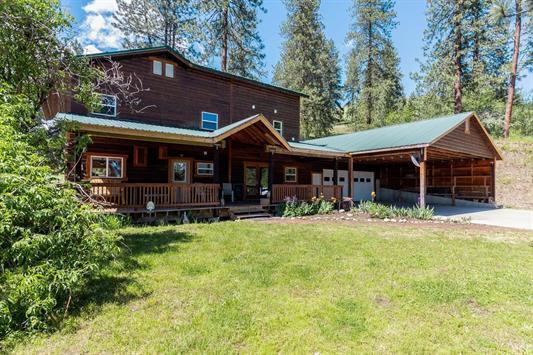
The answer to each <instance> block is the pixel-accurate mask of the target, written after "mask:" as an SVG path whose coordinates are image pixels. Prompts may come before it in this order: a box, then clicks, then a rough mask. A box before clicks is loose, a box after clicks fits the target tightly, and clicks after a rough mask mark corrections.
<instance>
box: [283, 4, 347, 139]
mask: <svg viewBox="0 0 533 355" xmlns="http://www.w3.org/2000/svg"><path fill="white" fill-rule="evenodd" d="M285 5H286V7H287V11H288V14H287V20H286V21H285V23H284V24H283V26H282V30H281V32H282V35H283V37H284V38H285V41H284V43H283V49H282V54H281V59H280V61H279V62H278V63H277V64H276V66H275V68H274V77H273V82H274V83H275V84H277V85H280V86H283V87H287V88H290V89H293V90H297V91H301V92H303V93H305V94H307V95H309V98H306V99H303V101H302V106H301V107H302V109H301V114H300V127H301V134H302V136H303V137H304V138H309V137H320V136H324V135H327V134H328V133H330V132H331V129H332V128H333V125H334V124H335V123H336V122H337V121H338V119H339V113H340V109H339V101H340V100H341V91H340V89H341V85H340V68H339V55H338V52H337V50H336V48H335V46H334V44H333V41H331V40H327V39H326V37H325V35H324V28H323V27H324V26H323V24H322V22H321V19H320V16H319V13H318V10H319V8H320V1H319V0H286V1H285Z"/></svg>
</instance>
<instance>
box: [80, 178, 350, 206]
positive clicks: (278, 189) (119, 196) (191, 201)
mask: <svg viewBox="0 0 533 355" xmlns="http://www.w3.org/2000/svg"><path fill="white" fill-rule="evenodd" d="M221 192H222V189H221V186H220V184H198V183H196V184H176V183H159V184H157V183H156V184H154V183H107V182H100V183H93V184H91V187H90V188H89V193H90V195H91V196H92V198H93V199H94V200H96V201H98V202H99V203H101V204H103V205H104V206H106V207H112V208H134V209H144V208H146V205H147V204H148V202H150V201H151V202H153V203H154V205H155V207H156V208H199V207H217V206H220V205H221V203H222V201H221ZM341 194H342V186H340V185H295V184H278V185H272V194H271V200H270V203H271V204H277V203H281V202H283V201H284V200H285V199H286V198H288V197H290V198H293V197H296V198H297V199H298V200H302V201H309V200H311V199H312V198H313V197H318V196H320V195H323V196H324V198H325V199H331V198H333V197H334V198H336V199H337V201H340V200H341V198H342V196H341Z"/></svg>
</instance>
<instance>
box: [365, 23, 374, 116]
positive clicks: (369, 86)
mask: <svg viewBox="0 0 533 355" xmlns="http://www.w3.org/2000/svg"><path fill="white" fill-rule="evenodd" d="M367 65H368V67H367V69H366V85H365V86H366V91H367V95H366V99H367V102H366V106H367V107H366V109H367V111H366V124H368V125H370V124H371V123H372V110H373V103H372V86H373V85H372V66H373V64H372V22H368V64H367Z"/></svg>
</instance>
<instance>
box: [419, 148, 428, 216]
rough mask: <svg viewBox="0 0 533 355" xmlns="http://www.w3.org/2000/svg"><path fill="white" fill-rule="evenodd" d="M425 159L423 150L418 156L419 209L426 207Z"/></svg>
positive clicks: (425, 152) (425, 151)
mask: <svg viewBox="0 0 533 355" xmlns="http://www.w3.org/2000/svg"><path fill="white" fill-rule="evenodd" d="M426 159H427V150H426V148H423V149H422V154H421V156H420V207H426Z"/></svg>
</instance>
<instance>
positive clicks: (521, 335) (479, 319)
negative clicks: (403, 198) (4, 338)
mask: <svg viewBox="0 0 533 355" xmlns="http://www.w3.org/2000/svg"><path fill="white" fill-rule="evenodd" d="M122 234H123V235H124V238H125V242H126V244H127V245H128V247H129V249H130V251H129V252H128V253H127V255H125V256H124V258H123V259H122V260H121V261H120V265H117V266H116V269H115V270H114V271H112V272H109V274H108V275H107V277H105V278H103V279H102V280H99V282H98V283H95V285H92V286H91V287H90V294H89V295H88V296H87V297H88V298H87V300H86V301H84V302H85V303H84V304H83V306H82V307H81V310H79V311H78V312H77V314H75V315H72V316H71V317H70V318H69V319H68V320H67V321H66V323H65V325H64V327H63V329H61V330H60V331H57V332H55V333H53V334H48V335H42V336H39V337H36V338H34V339H30V340H27V341H26V342H24V343H22V344H19V345H18V346H17V347H16V348H15V351H16V352H19V353H43V352H45V353H64V352H67V353H73V352H76V353H77V352H91V353H102V352H105V353H115V352H121V353H131V352H135V353H146V352H148V353H157V352H184V353H189V352H194V353H205V352H208V353H213V352H220V353H227V352H246V353H265V352H268V353H270V352H284V353H287V352H290V353H293V352H298V353H315V352H319V353H339V352H354V351H363V352H417V353H418V352H436V351H437V352H486V351H493V352H494V351H497V352H502V351H510V352H527V351H532V339H533V328H532V321H531V320H532V319H533V299H532V295H533V265H532V260H533V249H532V247H533V235H532V234H531V233H526V232H509V231H502V230H495V229H494V230H492V229H488V228H481V227H476V226H461V225H450V226H446V227H442V226H441V225H439V226H438V227H437V226H435V227H433V226H423V227H422V226H419V225H392V224H385V223H368V224H352V225H346V224H344V225H335V224H332V223H322V224H315V225H313V224H310V223H309V224H302V223H299V224H265V223H246V222H241V223H237V222H225V223H218V224H211V225H200V224H197V225H186V226H174V227H151V228H130V229H125V230H123V231H122ZM89 299H93V301H91V302H89V301H88V300H89ZM95 299H96V301H94V300H95Z"/></svg>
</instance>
